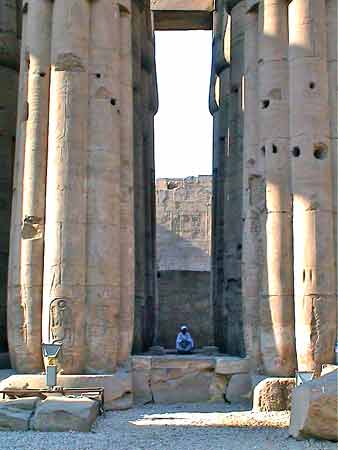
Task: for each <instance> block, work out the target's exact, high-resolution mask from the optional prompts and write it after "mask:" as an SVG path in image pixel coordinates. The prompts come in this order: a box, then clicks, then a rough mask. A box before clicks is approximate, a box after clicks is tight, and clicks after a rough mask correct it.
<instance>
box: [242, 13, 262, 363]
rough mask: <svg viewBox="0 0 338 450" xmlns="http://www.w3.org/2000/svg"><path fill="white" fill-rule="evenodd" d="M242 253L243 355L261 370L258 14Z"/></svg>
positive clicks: (253, 28)
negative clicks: (245, 354)
mask: <svg viewBox="0 0 338 450" xmlns="http://www.w3.org/2000/svg"><path fill="white" fill-rule="evenodd" d="M244 43H245V46H244V47H245V48H244V61H245V68H244V76H245V79H244V136H243V211H244V216H243V217H244V225H243V252H242V296H243V320H244V338H245V348H246V353H247V355H248V356H249V357H250V359H251V365H252V368H253V369H255V370H259V368H260V367H261V350H260V323H259V305H260V300H261V288H262V285H261V282H262V272H263V265H264V261H263V258H262V257H263V250H262V246H263V239H264V234H265V233H264V218H265V214H264V212H265V180H264V171H263V164H262V162H263V163H264V160H263V157H262V154H261V152H260V151H259V133H258V73H257V71H258V67H257V61H258V10H257V8H255V9H253V10H251V11H250V12H248V13H247V14H246V23H245V37H244Z"/></svg>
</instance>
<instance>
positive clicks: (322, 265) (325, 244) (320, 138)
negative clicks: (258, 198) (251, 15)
mask: <svg viewBox="0 0 338 450" xmlns="http://www.w3.org/2000/svg"><path fill="white" fill-rule="evenodd" d="M326 8H327V6H326V1H325V0H293V1H292V3H291V4H290V9H289V21H290V23H289V40H290V48H289V67H290V137H291V142H290V147H291V154H292V187H293V196H294V205H293V206H294V220H293V230H294V279H295V281H294V285H295V320H296V345H297V358H298V368H299V369H300V370H313V369H315V370H316V371H317V372H320V368H321V364H323V363H330V362H332V361H333V358H334V345H335V339H336V308H337V307H336V273H335V265H334V260H335V256H334V252H335V250H334V238H333V193H332V170H333V163H332V161H333V158H332V146H331V145H330V139H329V137H330V130H329V92H328V63H327V28H326V22H327V16H326ZM330 95H331V94H330Z"/></svg>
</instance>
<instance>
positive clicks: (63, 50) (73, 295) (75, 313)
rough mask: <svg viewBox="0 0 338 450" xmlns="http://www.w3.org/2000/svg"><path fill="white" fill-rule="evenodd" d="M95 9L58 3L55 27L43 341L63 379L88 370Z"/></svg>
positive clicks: (71, 1) (68, 0) (72, 0)
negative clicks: (56, 356)
mask: <svg viewBox="0 0 338 450" xmlns="http://www.w3.org/2000/svg"><path fill="white" fill-rule="evenodd" d="M90 3H91V2H89V1H87V0H81V1H80V0H57V1H56V2H54V13H53V27H52V50H51V62H52V70H51V85H50V111H49V113H50V115H49V142H48V144H49V148H48V167H47V195H46V233H45V255H44V290H43V315H44V317H43V320H44V330H43V338H44V340H47V339H50V340H60V341H61V342H62V344H63V345H62V357H61V358H60V366H61V367H62V368H63V370H64V371H65V373H81V372H82V371H83V370H84V362H85V329H86V327H85V320H86V311H85V304H86V263H87V254H86V253H87V251H86V222H87V156H88V155H87V146H88V105H89V101H88V98H89V83H88V82H89V79H88V75H89V73H88V70H89V68H88V59H89V35H90V9H91V8H90ZM48 325H49V326H48Z"/></svg>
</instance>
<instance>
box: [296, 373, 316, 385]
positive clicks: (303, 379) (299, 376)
mask: <svg viewBox="0 0 338 450" xmlns="http://www.w3.org/2000/svg"><path fill="white" fill-rule="evenodd" d="M314 376H315V372H314V371H307V372H298V371H296V386H300V385H301V384H304V383H307V382H308V381H312V380H313V379H314Z"/></svg>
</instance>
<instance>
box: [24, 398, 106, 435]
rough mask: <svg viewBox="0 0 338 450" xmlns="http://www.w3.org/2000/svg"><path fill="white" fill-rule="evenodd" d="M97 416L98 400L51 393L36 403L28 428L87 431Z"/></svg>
mask: <svg viewBox="0 0 338 450" xmlns="http://www.w3.org/2000/svg"><path fill="white" fill-rule="evenodd" d="M97 416H98V402H97V401H95V400H91V399H89V398H81V397H77V398H70V397H64V396H62V395H61V396H60V395H51V396H49V397H47V398H46V400H43V401H42V402H41V403H40V404H38V406H37V408H36V409H35V413H34V416H33V417H32V419H31V423H30V428H31V429H32V430H34V431H42V432H55V431H57V432H59V431H82V432H89V431H90V430H91V428H92V426H93V424H94V422H95V421H96V418H97Z"/></svg>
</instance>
